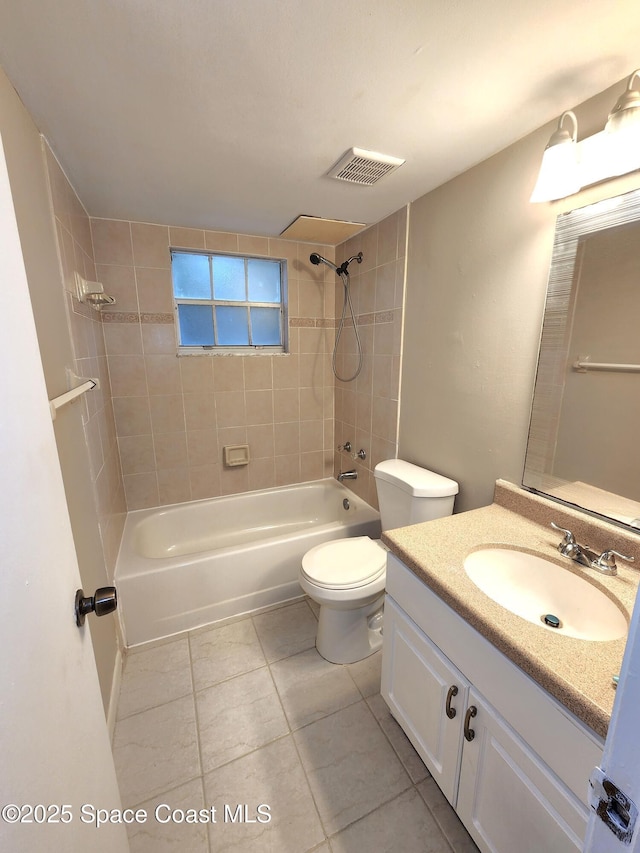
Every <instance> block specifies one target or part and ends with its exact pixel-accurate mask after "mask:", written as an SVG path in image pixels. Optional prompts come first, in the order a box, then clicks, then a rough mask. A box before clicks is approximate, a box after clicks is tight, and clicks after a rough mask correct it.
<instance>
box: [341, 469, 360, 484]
mask: <svg viewBox="0 0 640 853" xmlns="http://www.w3.org/2000/svg"><path fill="white" fill-rule="evenodd" d="M357 479H358V472H357V471H356V469H355V468H353V469H352V470H351V471H340V473H339V474H338V482H340V483H341V482H342V481H343V480H357Z"/></svg>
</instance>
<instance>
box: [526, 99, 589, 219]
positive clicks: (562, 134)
mask: <svg viewBox="0 0 640 853" xmlns="http://www.w3.org/2000/svg"><path fill="white" fill-rule="evenodd" d="M565 119H567V120H568V122H569V123H570V124H571V126H572V127H571V133H569V131H568V130H567V129H566V128H565V127H563V124H564V122H565ZM580 187H581V183H580V174H579V166H578V119H577V118H576V116H575V113H572V112H571V110H567V111H566V112H564V113H562V115H561V116H560V121H559V122H558V128H557V130H556V131H555V132H554V133H553V135H552V136H551V139H550V140H549V142H548V143H547V147H546V148H545V149H544V154H543V155H542V164H541V166H540V173H539V175H538V180H537V183H536V185H535V187H534V190H533V193H532V195H531V199H530V200H531V201H532V202H537V201H553V200H554V199H557V198H564V197H565V196H568V195H573V193H577V192H578V190H579V189H580Z"/></svg>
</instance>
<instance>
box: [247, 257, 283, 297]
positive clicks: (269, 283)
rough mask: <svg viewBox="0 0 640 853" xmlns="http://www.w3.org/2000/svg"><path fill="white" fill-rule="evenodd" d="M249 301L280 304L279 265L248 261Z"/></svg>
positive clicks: (272, 262)
mask: <svg viewBox="0 0 640 853" xmlns="http://www.w3.org/2000/svg"><path fill="white" fill-rule="evenodd" d="M248 266H249V299H250V301H251V302H280V264H279V263H277V262H274V261H257V260H254V259H250V260H249V264H248Z"/></svg>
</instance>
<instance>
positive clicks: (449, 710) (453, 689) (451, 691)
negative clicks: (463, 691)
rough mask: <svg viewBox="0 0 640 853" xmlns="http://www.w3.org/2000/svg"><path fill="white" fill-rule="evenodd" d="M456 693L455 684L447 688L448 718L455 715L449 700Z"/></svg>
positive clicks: (451, 718)
mask: <svg viewBox="0 0 640 853" xmlns="http://www.w3.org/2000/svg"><path fill="white" fill-rule="evenodd" d="M457 695H458V688H457V687H456V686H455V684H452V685H451V687H450V688H449V692H448V693H447V705H446V711H447V717H449V719H450V720H453V718H454V717H455V715H456V709H455V708H452V707H451V700H452V699H453V697H454V696H457Z"/></svg>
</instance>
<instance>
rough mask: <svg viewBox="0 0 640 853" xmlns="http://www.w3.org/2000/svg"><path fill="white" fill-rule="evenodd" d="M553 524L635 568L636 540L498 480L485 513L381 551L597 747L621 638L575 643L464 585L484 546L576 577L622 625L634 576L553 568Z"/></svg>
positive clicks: (407, 534) (415, 532) (410, 535)
mask: <svg viewBox="0 0 640 853" xmlns="http://www.w3.org/2000/svg"><path fill="white" fill-rule="evenodd" d="M551 521H554V522H555V523H556V524H558V525H560V526H561V527H566V528H568V529H570V530H572V531H573V533H574V535H575V537H576V539H577V540H578V542H581V543H583V544H587V545H589V546H590V547H591V548H593V550H594V551H597V552H598V553H600V552H601V551H604V550H606V549H608V548H615V549H616V550H617V551H620V552H622V553H624V554H629V555H632V556H634V557H635V565H636V566H639V565H640V537H638V536H637V535H635V534H633V533H629V534H627V533H626V532H625V531H623V530H622V529H620V528H617V527H615V526H614V525H610V524H607V523H606V522H604V521H600V520H596V519H593V518H591V517H590V516H588V515H586V514H585V513H581V512H579V511H577V510H572V509H570V508H568V507H565V506H563V505H560V504H557V503H555V502H552V501H549V500H546V499H544V498H542V497H538V496H536V495H532V494H529V493H528V492H525V491H524V490H523V489H520V488H518V487H516V486H513V485H512V484H510V483H507V482H505V481H502V480H498V482H497V483H496V491H495V497H494V503H493V504H492V505H491V506H487V507H482V508H481V509H476V510H471V511H470V512H464V513H460V514H459V515H453V516H450V517H448V518H443V519H438V520H436V521H430V522H427V523H424V524H415V525H412V526H411V527H402V528H398V529H396V530H390V531H387V532H385V533H384V534H383V537H382V538H383V541H384V542H385V543H386V544H387V545H388V547H389V548H390V549H391V551H392V553H394V554H395V555H396V556H397V557H398V558H399V559H400V560H402V562H403V563H404V564H405V565H406V566H407V567H408V568H410V569H411V570H412V571H413V572H414V574H415V575H416V576H417V577H418V578H420V579H421V580H422V581H424V583H426V584H427V585H428V586H429V587H430V588H431V589H432V590H433V591H434V592H435V593H436V594H437V595H438V596H439V597H440V598H442V600H443V601H445V602H446V603H447V604H448V605H449V606H450V607H451V608H452V609H453V610H455V611H456V612H457V613H458V614H460V616H462V617H463V618H464V619H465V620H466V621H467V622H469V624H471V625H472V626H473V627H474V628H475V629H476V630H477V631H479V632H480V633H481V634H483V636H485V637H486V638H487V639H488V640H489V641H490V642H491V643H492V644H493V645H494V646H496V648H498V649H499V650H500V651H501V652H503V653H504V654H505V655H506V656H507V657H508V658H510V659H511V660H512V661H513V662H514V663H515V664H517V665H518V666H519V667H520V668H521V669H523V670H524V671H525V672H526V673H528V674H529V675H530V676H531V677H532V678H533V679H534V680H535V681H537V682H538V683H539V684H540V685H541V686H542V687H543V688H544V689H545V690H547V691H548V692H549V693H551V694H552V695H553V696H555V697H556V699H558V701H560V702H561V703H562V704H563V705H564V706H565V707H567V708H568V709H569V710H570V711H572V712H573V713H574V714H575V715H576V716H577V717H578V718H579V719H581V720H582V721H583V722H584V723H586V725H588V726H589V727H590V728H592V729H593V730H594V731H595V732H596V733H597V734H598V735H600V736H601V737H605V736H606V733H607V728H608V725H609V720H610V718H611V710H612V707H613V700H614V698H615V688H614V686H613V683H612V680H611V679H612V676H613V675H615V674H617V673H619V671H620V665H621V662H622V655H623V653H624V648H625V642H626V636H625V637H623V638H621V639H618V640H612V641H608V642H601V641H598V642H594V641H589V640H579V639H575V638H573V637H567V636H563V635H561V634H558V633H555V632H554V631H553V629H549V628H546V627H544V626H543V625H536V624H533V623H532V622H528V621H527V620H526V619H522V618H521V617H519V616H515V615H514V614H513V613H511V612H510V611H508V610H506V609H505V608H504V607H502V606H501V605H499V604H497V603H495V602H494V601H493V600H492V599H490V598H489V597H488V596H487V595H485V594H484V593H483V592H482V591H481V590H480V589H478V587H477V586H476V585H475V584H474V583H473V582H472V581H471V580H470V579H469V577H468V576H467V574H466V572H465V570H464V567H463V562H464V558H465V557H466V556H467V554H469V553H470V552H471V551H473V550H476V549H478V548H479V547H483V546H484V547H486V546H492V545H498V546H508V547H510V548H515V549H517V550H522V551H529V552H533V553H536V554H538V555H540V556H542V557H545V558H546V559H548V560H551V561H552V562H555V563H557V564H558V565H560V566H563V567H564V568H566V569H567V570H568V571H573V572H575V573H576V574H579V575H581V576H582V577H584V578H585V579H586V580H588V581H589V582H590V583H592V584H593V585H594V586H596V587H598V588H599V589H601V590H603V591H604V592H605V594H606V595H608V596H609V597H610V598H612V599H613V600H614V601H616V602H617V603H618V605H619V606H620V607H621V609H622V610H623V612H624V613H625V614H626V617H627V621H629V620H630V618H631V612H632V610H633V605H634V601H635V597H636V591H637V588H638V581H639V580H640V572H638V570H637V569H636V568H628V567H627V566H628V565H629V564H626V563H623V562H622V561H620V560H618V575H617V576H616V577H610V576H608V575H604V574H601V573H599V572H596V571H594V570H593V569H588V568H585V567H583V566H580V565H578V564H576V563H574V562H573V561H571V560H568V559H566V558H563V557H562V556H561V555H560V554H559V553H558V551H557V545H558V543H559V542H560V540H561V538H562V534H561V533H559V532H558V531H556V530H553V529H552V528H551V527H550V522H551Z"/></svg>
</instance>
